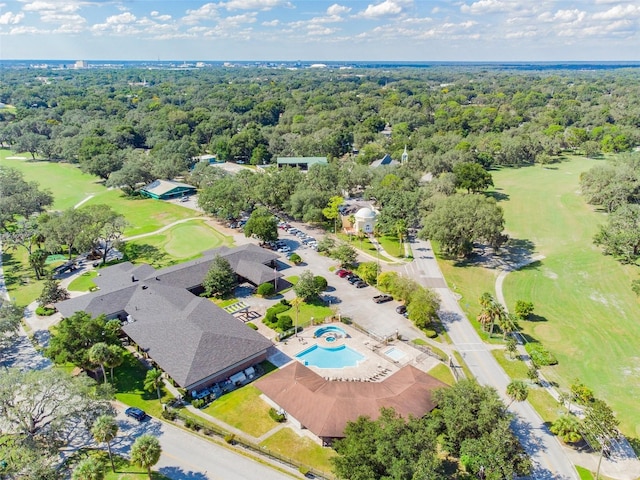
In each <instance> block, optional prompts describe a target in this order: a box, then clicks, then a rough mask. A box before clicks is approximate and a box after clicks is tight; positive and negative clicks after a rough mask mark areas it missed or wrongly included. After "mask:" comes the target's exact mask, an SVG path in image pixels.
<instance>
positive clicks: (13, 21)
mask: <svg viewBox="0 0 640 480" xmlns="http://www.w3.org/2000/svg"><path fill="white" fill-rule="evenodd" d="M23 18H24V13H22V12H18V13H13V12H5V13H3V14H2V15H0V25H17V24H18V23H20V22H21V21H22V19H23Z"/></svg>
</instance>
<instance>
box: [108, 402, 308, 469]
mask: <svg viewBox="0 0 640 480" xmlns="http://www.w3.org/2000/svg"><path fill="white" fill-rule="evenodd" d="M123 410H124V406H118V424H119V427H120V430H119V432H118V438H117V439H116V440H115V442H114V444H113V450H114V452H117V453H118V454H121V455H123V456H128V455H129V452H130V449H131V445H132V444H133V442H134V441H135V439H136V438H137V437H138V436H140V435H142V434H143V433H150V434H152V435H154V436H156V437H158V439H159V440H160V444H161V445H162V456H161V457H160V462H158V464H157V465H156V466H155V467H154V470H157V471H159V472H160V473H162V474H164V475H166V476H167V477H169V478H171V479H173V480H245V479H247V478H259V479H260V480H291V478H292V477H296V476H297V477H299V475H296V474H295V472H293V471H291V474H290V475H288V474H287V473H284V472H281V471H278V470H275V469H273V468H271V467H269V466H266V465H263V464H261V463H258V462H256V461H254V460H252V459H250V458H247V457H245V456H243V455H240V454H238V453H236V452H234V451H231V450H230V449H228V448H226V447H224V446H221V445H218V444H216V443H213V442H210V441H208V440H206V439H203V438H200V437H197V436H195V435H193V434H191V433H189V432H185V431H184V430H182V429H180V428H178V427H176V426H174V425H171V424H167V423H163V422H160V421H158V420H150V421H145V422H142V423H138V422H136V421H134V420H132V419H130V418H127V417H126V416H125V415H124V414H123V413H122V412H123ZM282 468H283V469H286V467H284V466H283V467H282ZM286 470H290V469H286Z"/></svg>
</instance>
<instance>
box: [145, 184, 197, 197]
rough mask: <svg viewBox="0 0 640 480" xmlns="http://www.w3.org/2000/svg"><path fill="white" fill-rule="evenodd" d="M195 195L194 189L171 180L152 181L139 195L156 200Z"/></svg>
mask: <svg viewBox="0 0 640 480" xmlns="http://www.w3.org/2000/svg"><path fill="white" fill-rule="evenodd" d="M194 193H196V187H194V186H192V185H187V184H186V183H181V182H174V181H173V180H154V181H153V182H151V183H150V184H149V185H147V186H146V187H144V188H142V189H141V190H140V194H141V195H143V196H145V197H149V198H155V199H156V200H169V199H170V198H178V197H185V196H187V195H193V194H194Z"/></svg>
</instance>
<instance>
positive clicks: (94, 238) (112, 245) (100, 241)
mask: <svg viewBox="0 0 640 480" xmlns="http://www.w3.org/2000/svg"><path fill="white" fill-rule="evenodd" d="M83 211H84V212H85V213H87V214H88V215H89V219H88V222H90V226H89V228H88V229H87V232H90V233H87V234H88V235H89V240H90V241H91V243H92V244H93V249H94V250H98V251H100V254H101V257H102V264H103V265H104V264H105V263H106V262H107V257H108V256H109V253H111V252H112V251H113V250H114V249H116V248H119V247H120V245H121V243H122V238H123V236H124V230H125V229H126V228H127V226H128V225H129V224H128V223H127V221H126V220H125V218H124V215H121V214H119V213H117V212H115V211H114V210H113V209H112V208H111V207H110V206H108V205H91V206H89V207H85V208H83Z"/></svg>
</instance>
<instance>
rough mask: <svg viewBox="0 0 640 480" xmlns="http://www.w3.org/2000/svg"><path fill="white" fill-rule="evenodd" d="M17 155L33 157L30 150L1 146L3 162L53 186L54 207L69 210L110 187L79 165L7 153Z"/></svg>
mask: <svg viewBox="0 0 640 480" xmlns="http://www.w3.org/2000/svg"><path fill="white" fill-rule="evenodd" d="M13 156H20V157H25V158H31V156H30V155H29V154H19V155H16V154H15V153H14V152H12V151H10V150H4V149H3V150H0V165H4V166H7V167H12V168H15V169H16V170H20V171H21V172H22V173H23V175H24V178H25V180H28V181H35V182H38V184H39V185H40V188H42V189H47V190H50V191H51V193H52V194H53V199H54V203H53V206H52V208H53V209H54V210H66V209H67V208H71V207H73V206H74V205H76V204H78V203H79V202H81V201H82V200H84V199H85V198H87V197H88V196H89V195H97V194H99V193H102V192H106V191H107V189H106V187H104V185H102V183H100V179H99V178H98V177H95V176H93V175H88V174H86V173H82V172H81V171H80V169H79V168H78V166H77V165H70V164H68V163H52V162H33V161H27V160H7V157H13Z"/></svg>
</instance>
